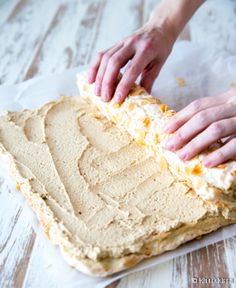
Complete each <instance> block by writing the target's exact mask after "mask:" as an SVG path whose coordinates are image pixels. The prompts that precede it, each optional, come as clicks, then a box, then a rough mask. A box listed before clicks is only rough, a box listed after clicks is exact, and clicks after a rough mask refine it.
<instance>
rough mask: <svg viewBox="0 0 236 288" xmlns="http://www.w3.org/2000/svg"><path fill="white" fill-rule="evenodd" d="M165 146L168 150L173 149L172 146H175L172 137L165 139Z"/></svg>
mask: <svg viewBox="0 0 236 288" xmlns="http://www.w3.org/2000/svg"><path fill="white" fill-rule="evenodd" d="M165 148H166V149H168V150H170V151H173V150H174V148H175V141H174V139H172V138H170V139H168V140H167V142H166V145H165Z"/></svg>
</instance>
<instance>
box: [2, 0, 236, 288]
mask: <svg viewBox="0 0 236 288" xmlns="http://www.w3.org/2000/svg"><path fill="white" fill-rule="evenodd" d="M157 3H158V0H67V1H66V0H50V1H49V0H0V84H15V83H19V82H21V81H24V80H27V79H29V78H31V77H34V76H39V75H47V74H50V73H55V72H60V71H63V70H64V69H67V68H71V67H75V66H78V65H83V64H88V63H89V62H90V60H91V59H92V58H93V57H94V56H95V55H96V53H97V52H98V51H100V50H102V49H104V48H106V47H109V46H110V45H112V44H113V43H115V42H116V41H117V40H119V39H121V38H122V37H124V36H126V35H128V34H130V33H131V32H132V31H134V30H135V29H137V28H138V27H140V26H141V25H142V24H143V23H144V22H145V21H146V20H147V18H148V15H149V13H150V11H151V10H152V8H153V7H154V6H155V5H156V4H157ZM180 38H182V39H188V40H191V41H195V42H204V43H205V44H206V45H209V46H211V47H212V49H213V48H214V49H215V48H216V49H224V50H225V51H227V52H228V53H231V54H236V45H235V44H236V1H230V0H224V1H222V0H208V1H207V2H206V3H205V4H204V5H203V6H202V7H201V9H200V10H199V11H198V12H197V13H196V15H195V16H194V18H193V19H192V20H191V22H190V24H189V25H187V27H186V28H185V30H184V31H183V33H182V35H181V37H180ZM235 69H236V68H235ZM9 215H10V216H9ZM36 240H37V239H36V235H35V233H34V231H33V230H32V228H31V226H30V224H29V222H28V220H27V219H25V217H24V216H23V214H22V208H21V206H20V205H19V204H18V203H17V202H16V200H15V199H14V197H13V195H12V194H11V192H10V191H9V192H8V193H2V192H1V191H0V287H27V288H28V287H33V288H34V287H37V288H39V287H55V286H54V285H53V283H51V281H50V279H46V278H47V274H46V273H44V277H42V274H41V275H39V273H38V274H37V272H35V271H39V270H40V260H39V257H37V255H38V254H37V253H38V251H39V243H38V242H37V241H36ZM235 260H236V237H234V238H231V239H228V240H225V241H221V242H219V243H217V244H215V245H210V246H208V247H206V248H202V249H201V250H198V251H196V252H193V253H189V254H187V255H185V256H182V257H179V258H177V259H174V260H172V261H169V262H167V263H164V264H162V265H159V266H158V267H155V268H152V269H149V270H146V271H143V272H139V273H135V274H133V275H130V276H128V277H126V278H124V279H122V280H121V281H120V282H119V283H118V282H117V283H114V284H112V285H111V286H110V287H119V288H123V287H130V288H131V287H145V288H149V287H236V264H235V263H236V261H235ZM36 267H37V269H38V270H36V269H35V268H36ZM193 277H206V278H212V277H224V278H231V279H234V284H231V285H226V284H224V285H223V284H219V285H218V284H213V285H201V286H198V285H197V284H194V283H192V282H193V281H192V280H193Z"/></svg>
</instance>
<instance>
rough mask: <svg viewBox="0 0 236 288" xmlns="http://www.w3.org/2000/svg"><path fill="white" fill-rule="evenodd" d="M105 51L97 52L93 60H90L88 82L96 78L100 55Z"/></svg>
mask: <svg viewBox="0 0 236 288" xmlns="http://www.w3.org/2000/svg"><path fill="white" fill-rule="evenodd" d="M104 53H105V52H100V53H98V55H97V57H96V58H95V60H94V61H93V62H92V65H91V66H90V69H89V72H88V82H89V83H90V84H92V83H93V82H94V81H95V80H96V76H97V72H98V68H99V65H100V63H101V60H102V57H103V55H104Z"/></svg>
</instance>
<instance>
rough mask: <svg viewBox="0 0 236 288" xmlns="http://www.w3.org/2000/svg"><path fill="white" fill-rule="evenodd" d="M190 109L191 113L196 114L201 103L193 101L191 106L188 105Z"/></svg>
mask: <svg viewBox="0 0 236 288" xmlns="http://www.w3.org/2000/svg"><path fill="white" fill-rule="evenodd" d="M190 108H191V110H192V111H193V112H197V111H199V109H201V101H200V100H199V99H198V100H195V101H193V102H192V103H191V104H190Z"/></svg>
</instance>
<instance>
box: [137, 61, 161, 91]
mask: <svg viewBox="0 0 236 288" xmlns="http://www.w3.org/2000/svg"><path fill="white" fill-rule="evenodd" d="M160 69H161V65H158V63H154V65H153V66H152V67H151V68H149V69H148V70H145V71H144V72H143V73H142V79H141V81H140V85H141V86H142V87H144V88H145V90H146V91H147V92H148V93H151V90H152V86H153V83H154V81H155V79H156V77H157V76H158V74H159V72H160Z"/></svg>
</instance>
